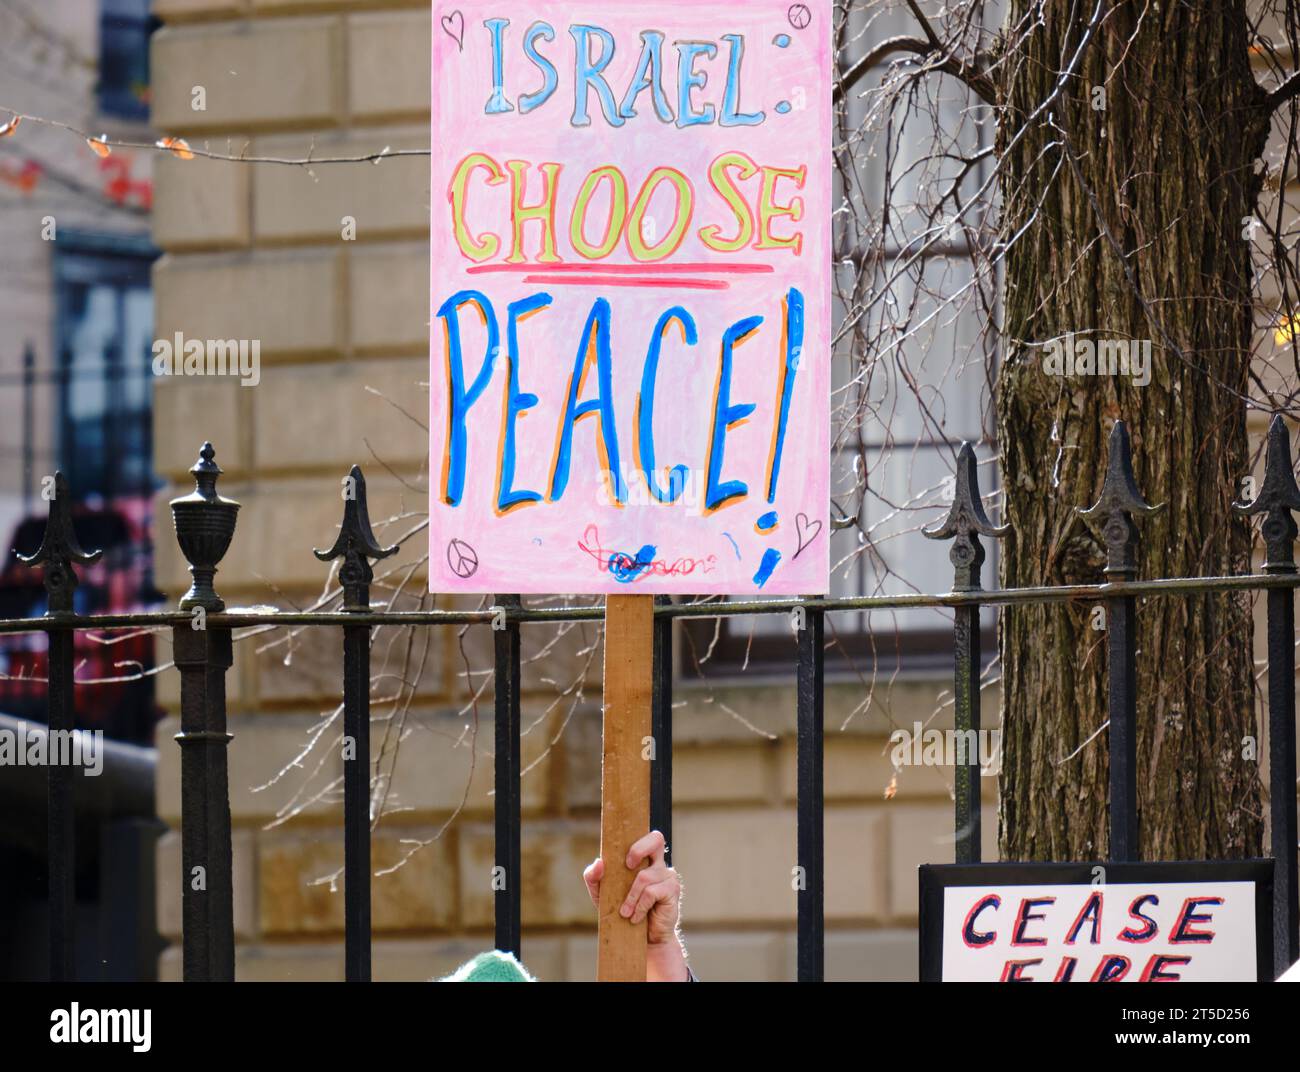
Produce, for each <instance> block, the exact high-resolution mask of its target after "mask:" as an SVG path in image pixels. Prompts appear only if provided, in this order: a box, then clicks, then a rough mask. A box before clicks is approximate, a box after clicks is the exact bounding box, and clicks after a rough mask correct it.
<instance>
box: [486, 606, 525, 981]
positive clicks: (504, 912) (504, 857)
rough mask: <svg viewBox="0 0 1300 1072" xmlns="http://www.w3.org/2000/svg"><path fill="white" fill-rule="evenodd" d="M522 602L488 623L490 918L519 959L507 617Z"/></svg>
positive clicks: (514, 665)
mask: <svg viewBox="0 0 1300 1072" xmlns="http://www.w3.org/2000/svg"><path fill="white" fill-rule="evenodd" d="M521 606H522V601H521V600H520V598H519V597H518V596H517V595H498V596H497V597H496V609H497V610H498V611H503V612H504V615H503V620H502V621H501V623H500V624H501V627H500V628H497V624H496V623H495V622H494V623H493V626H492V628H493V630H494V632H493V636H492V646H493V664H494V667H493V668H494V671H495V680H494V686H495V687H494V697H493V702H494V704H495V712H496V713H495V726H494V729H495V733H496V759H495V762H494V772H493V785H494V787H495V796H496V800H495V803H494V804H493V806H492V810H493V821H494V825H495V849H494V856H495V859H494V861H493V863H494V864H495V869H494V872H493V876H492V890H493V901H494V906H493V915H494V918H495V920H496V947H497V948H498V949H500V950H501V951H503V952H506V953H513V954H514V955H515V956H516V957H520V958H522V956H523V954H522V953H521V952H520V947H521V945H522V940H521V937H520V919H521V914H522V911H523V902H522V899H521V896H520V894H521V889H520V887H521V886H522V884H523V847H522V839H523V819H522V805H521V789H522V787H521V785H520V783H519V777H520V768H521V765H522V759H521V757H520V747H519V732H520V726H519V656H520V637H519V619H518V618H516V617H512V615H511V612H512V611H516V610H518V609H519V608H520V607H521Z"/></svg>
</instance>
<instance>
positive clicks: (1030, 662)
mask: <svg viewBox="0 0 1300 1072" xmlns="http://www.w3.org/2000/svg"><path fill="white" fill-rule="evenodd" d="M1102 6H1103V7H1105V6H1109V7H1111V10H1110V12H1109V13H1108V14H1107V15H1106V17H1105V18H1104V19H1102V20H1101V21H1100V24H1099V25H1097V26H1095V27H1092V28H1091V29H1090V28H1089V20H1090V17H1091V15H1092V9H1093V7H1094V4H1093V3H1091V2H1089V3H1085V4H1080V3H1078V2H1077V0H1044V2H1042V3H1040V2H1039V0H1012V2H1011V3H1010V4H1009V8H1010V11H1009V14H1008V26H1016V25H1024V24H1025V17H1026V14H1027V12H1028V11H1029V9H1039V8H1041V16H1040V18H1039V20H1038V23H1037V26H1036V27H1035V29H1034V30H1033V32H1032V33H1030V34H1029V35H1028V36H1027V37H1026V38H1023V39H1021V40H1019V41H1018V42H1017V43H1016V45H1015V52H1014V54H1011V55H1008V56H1006V57H1005V62H1004V63H1003V65H1002V66H1001V70H1002V72H1003V75H1002V81H1001V84H1000V85H999V87H998V96H999V101H1000V103H1001V104H1002V105H1003V110H1002V112H1001V115H1000V128H999V142H1000V144H999V149H1000V152H1001V156H1002V166H1003V169H1004V173H1003V174H1004V177H1003V182H1002V196H1003V201H1004V213H1005V216H1004V223H1005V226H1006V232H1007V233H1010V234H1015V233H1016V232H1017V231H1020V230H1021V229H1023V234H1021V235H1020V237H1019V239H1018V240H1017V241H1016V243H1015V245H1014V246H1013V247H1012V248H1011V250H1010V252H1009V253H1008V255H1007V257H1006V262H1005V264H1006V276H1005V293H1004V298H1005V305H1004V316H1005V336H1004V337H1005V339H1006V340H1007V345H1006V349H1005V355H1006V359H1005V363H1004V365H1003V367H1002V369H1001V372H1000V376H999V383H998V399H997V412H998V425H999V440H1000V451H1001V462H1002V474H1003V480H1004V487H1005V493H1006V520H1009V521H1010V522H1011V525H1012V531H1011V534H1010V535H1009V536H1008V537H1007V538H1006V539H1005V540H1004V541H1003V545H1002V573H1003V583H1004V584H1006V585H1007V586H1019V585H1031V584H1063V583H1082V582H1099V581H1101V580H1102V579H1103V577H1102V573H1101V569H1102V566H1103V565H1104V554H1103V550H1102V547H1101V545H1100V543H1099V542H1098V541H1097V539H1096V538H1095V537H1094V536H1093V534H1092V533H1091V532H1090V531H1089V529H1088V528H1087V527H1086V525H1085V523H1084V522H1083V521H1082V520H1081V519H1080V518H1079V517H1078V516H1077V515H1076V514H1075V507H1076V506H1087V505H1091V503H1092V502H1093V501H1095V499H1096V497H1097V493H1098V491H1099V490H1100V487H1101V481H1102V477H1103V475H1104V472H1105V464H1106V436H1107V433H1108V431H1109V427H1110V424H1111V422H1112V421H1113V420H1114V419H1115V418H1117V417H1122V418H1123V419H1124V420H1125V421H1126V422H1127V423H1128V425H1129V428H1130V431H1131V432H1132V434H1133V456H1134V462H1135V468H1136V472H1137V477H1138V485H1139V487H1140V488H1141V489H1142V490H1143V492H1144V494H1145V496H1146V499H1147V501H1148V502H1151V503H1161V502H1163V503H1167V504H1168V506H1167V508H1166V509H1165V511H1164V512H1163V513H1162V514H1160V515H1158V516H1156V517H1154V518H1151V519H1149V520H1147V521H1145V522H1140V523H1139V532H1140V540H1141V551H1140V555H1139V564H1140V572H1139V576H1140V577H1178V576H1194V575H1198V574H1199V575H1213V574H1218V573H1225V572H1232V571H1243V570H1246V569H1247V568H1248V565H1249V540H1250V538H1249V530H1248V528H1247V526H1246V525H1245V524H1244V523H1243V522H1242V521H1241V520H1239V519H1237V518H1235V517H1234V516H1233V515H1232V512H1231V510H1230V508H1229V507H1230V503H1231V501H1232V499H1233V498H1234V496H1235V495H1237V494H1239V492H1240V488H1241V481H1242V479H1243V477H1244V476H1245V475H1246V474H1247V473H1248V472H1249V464H1248V458H1247V441H1246V427H1245V415H1246V406H1245V402H1244V396H1245V394H1246V389H1247V378H1248V366H1249V361H1250V356H1249V355H1250V341H1251V333H1252V328H1251V324H1252V320H1251V317H1252V308H1251V300H1250V295H1251V263H1250V254H1249V250H1248V246H1247V243H1246V242H1245V241H1244V240H1243V237H1242V229H1243V218H1245V217H1249V216H1251V215H1252V214H1253V213H1254V212H1255V211H1256V199H1257V197H1258V195H1259V192H1260V182H1261V180H1260V178H1259V177H1258V176H1257V173H1256V160H1257V158H1258V157H1259V155H1260V154H1261V152H1262V151H1263V149H1264V144H1265V140H1266V137H1267V131H1268V107H1267V103H1266V100H1265V94H1264V93H1263V92H1262V91H1261V90H1260V89H1258V88H1257V86H1256V84H1255V82H1254V80H1253V78H1252V75H1251V71H1250V67H1249V63H1248V53H1247V19H1246V11H1245V5H1244V3H1242V2H1241V0H1185V2H1179V3H1159V4H1157V3H1154V2H1134V3H1124V2H1121V3H1117V4H1114V5H1102ZM1076 54H1077V59H1076V58H1075V57H1076ZM1072 64H1073V65H1074V67H1073V69H1074V73H1073V75H1072V76H1069V77H1066V78H1064V79H1063V80H1062V85H1061V87H1060V91H1059V94H1058V95H1057V96H1056V97H1055V99H1054V100H1052V101H1051V103H1049V104H1047V105H1046V107H1042V105H1043V102H1045V101H1047V100H1048V99H1049V98H1050V97H1052V95H1053V93H1054V92H1056V87H1057V83H1058V78H1059V77H1060V72H1062V71H1066V70H1069V69H1070V68H1071V65H1072ZM1095 87H1104V91H1105V97H1104V108H1098V107H1096V105H1097V104H1098V103H1101V101H1100V98H1099V97H1096V96H1094V92H1093V91H1094V88H1095ZM1036 112H1037V114H1035V113H1036ZM1022 128H1026V129H1025V132H1024V133H1023V135H1019V136H1018V132H1020V131H1021V129H1022ZM1067 154H1068V155H1072V156H1074V158H1075V160H1076V161H1077V163H1076V164H1073V165H1072V164H1071V163H1069V162H1068V159H1067ZM1121 251H1122V258H1121V256H1120V252H1121ZM1070 332H1077V333H1081V334H1082V333H1095V334H1093V335H1089V336H1088V337H1092V338H1096V339H1137V340H1141V339H1149V340H1151V353H1152V370H1151V382H1150V383H1149V385H1147V386H1144V387H1139V386H1135V385H1134V383H1133V382H1132V377H1125V376H1114V377H1108V376H1076V377H1074V378H1065V377H1061V376H1057V375H1049V374H1048V373H1047V372H1046V371H1045V370H1044V367H1043V356H1044V351H1043V349H1042V348H1041V346H1035V345H1033V344H1035V343H1038V344H1041V343H1043V342H1045V341H1047V340H1049V339H1052V338H1056V337H1059V336H1063V335H1065V334H1067V333H1070ZM1091 611H1092V608H1090V607H1085V606H1070V607H1038V608H1031V607H1025V608H1013V609H1012V608H1009V609H1008V610H1007V611H1006V612H1005V613H1004V615H1003V617H1002V619H1001V628H1000V637H999V644H1000V651H1001V660H1002V681H1003V705H1002V730H1003V735H1004V737H1003V758H1004V767H1003V774H1002V780H1001V806H1000V821H999V828H1000V842H1001V851H1002V853H1003V857H1004V858H1005V859H1049V858H1051V859H1060V860H1069V859H1093V858H1099V857H1104V856H1105V854H1106V851H1107V842H1108V837H1107V832H1106V826H1107V807H1106V799H1105V797H1106V794H1105V786H1106V784H1107V782H1106V779H1107V753H1106V747H1107V738H1106V734H1105V732H1101V733H1098V732H1097V731H1098V730H1099V728H1100V727H1101V726H1102V725H1103V724H1104V722H1105V720H1106V676H1105V675H1106V650H1105V634H1104V633H1103V632H1099V631H1097V630H1095V629H1094V628H1093V627H1092V621H1091ZM1137 620H1138V644H1139V648H1138V657H1137V665H1138V692H1139V700H1138V723H1139V729H1138V769H1139V787H1138V792H1139V800H1140V807H1139V815H1140V823H1141V835H1140V836H1141V845H1142V854H1143V858H1145V859H1195V858H1199V857H1216V856H1242V855H1254V854H1258V853H1259V852H1260V851H1261V834H1262V818H1261V812H1260V803H1259V782H1258V776H1259V775H1258V769H1257V766H1256V764H1255V763H1254V762H1251V761H1246V760H1244V759H1243V757H1242V748H1243V746H1242V740H1243V738H1244V737H1246V736H1248V735H1254V734H1255V733H1256V728H1255V717H1254V709H1253V703H1252V686H1251V663H1250V659H1251V644H1250V635H1251V634H1250V626H1251V622H1250V612H1249V604H1248V601H1247V600H1246V599H1245V598H1236V597H1231V596H1212V597H1211V596H1205V597H1200V598H1186V599H1184V598H1161V599H1149V600H1143V601H1139V603H1138V619H1137ZM1094 734H1096V737H1095V739H1093V740H1092V741H1091V743H1088V744H1086V745H1085V742H1086V741H1088V740H1089V738H1091V737H1093V735H1094ZM1067 757H1071V758H1067Z"/></svg>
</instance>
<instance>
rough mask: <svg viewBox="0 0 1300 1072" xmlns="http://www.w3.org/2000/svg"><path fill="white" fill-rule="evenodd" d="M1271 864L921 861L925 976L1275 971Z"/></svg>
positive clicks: (1051, 978)
mask: <svg viewBox="0 0 1300 1072" xmlns="http://www.w3.org/2000/svg"><path fill="white" fill-rule="evenodd" d="M1271 890H1272V864H1271V862H1269V861H1258V860H1247V861H1230V862H1219V861H1207V862H1200V863H1157V864H1132V863H1130V864H1116V863H1108V864H1100V863H1099V864H972V865H955V866H925V867H922V868H921V975H922V979H923V980H928V981H937V980H941V981H943V982H1007V983H1010V982H1048V983H1050V982H1057V983H1066V982H1094V983H1096V982H1129V983H1136V982H1144V983H1145V982H1211V981H1212V982H1255V981H1259V980H1265V981H1266V980H1268V979H1271V978H1272V974H1271V967H1272V961H1271V957H1272V915H1271V912H1272V909H1271V905H1270V894H1271Z"/></svg>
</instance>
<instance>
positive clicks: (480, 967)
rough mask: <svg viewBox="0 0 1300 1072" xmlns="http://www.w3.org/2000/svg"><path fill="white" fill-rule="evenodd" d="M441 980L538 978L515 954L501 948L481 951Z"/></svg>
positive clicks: (523, 980) (526, 980)
mask: <svg viewBox="0 0 1300 1072" xmlns="http://www.w3.org/2000/svg"><path fill="white" fill-rule="evenodd" d="M439 982H443V983H535V982H537V980H536V979H534V978H533V977H532V976H531V975H529V974H528V971H527V969H525V968H524V966H523V965H522V964H520V963H519V961H517V960H516V959H515V957H514V954H512V953H502V952H501V951H500V950H499V949H494V950H492V952H490V953H480V954H479V955H478V956H476V957H475V958H474V959H473V960H471V961H468V962H467V963H465V964H462V965H461V966H460V967H459V968H457V969H456V970H455V971H454V972H452V973H451V974H450V975H448V976H447V977H446V978H444V979H440V980H439Z"/></svg>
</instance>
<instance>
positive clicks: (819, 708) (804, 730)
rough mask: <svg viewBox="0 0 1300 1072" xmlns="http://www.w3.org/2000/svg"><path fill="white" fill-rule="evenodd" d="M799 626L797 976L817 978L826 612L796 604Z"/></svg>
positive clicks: (820, 970)
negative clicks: (799, 614) (798, 613)
mask: <svg viewBox="0 0 1300 1072" xmlns="http://www.w3.org/2000/svg"><path fill="white" fill-rule="evenodd" d="M800 610H801V611H802V612H803V626H802V628H801V629H800V630H799V671H798V712H797V723H796V733H797V736H796V743H795V765H796V768H797V787H798V788H797V797H796V800H795V807H796V809H797V812H798V829H797V832H796V839H797V844H796V855H797V859H798V864H799V871H798V876H799V885H798V887H797V889H798V892H797V911H798V923H797V926H798V945H797V948H796V955H797V960H798V971H797V976H796V977H797V979H798V981H799V982H801V983H820V982H821V981H822V978H823V976H824V975H825V970H826V956H825V944H826V897H825V894H826V823H825V797H824V792H823V788H824V784H823V771H824V759H825V757H824V753H823V747H822V745H823V735H824V724H823V711H824V707H823V704H824V692H823V683H824V677H825V665H826V664H825V659H826V640H825V637H826V612H825V611H824V610H822V609H821V608H820V607H801V608H800Z"/></svg>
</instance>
